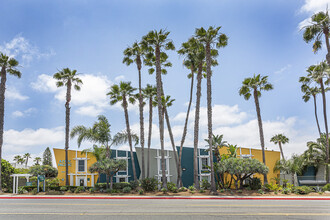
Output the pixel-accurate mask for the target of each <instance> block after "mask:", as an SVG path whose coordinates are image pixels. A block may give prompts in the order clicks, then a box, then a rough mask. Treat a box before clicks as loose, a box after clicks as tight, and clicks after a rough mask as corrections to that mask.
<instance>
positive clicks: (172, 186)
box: [167, 182, 178, 192]
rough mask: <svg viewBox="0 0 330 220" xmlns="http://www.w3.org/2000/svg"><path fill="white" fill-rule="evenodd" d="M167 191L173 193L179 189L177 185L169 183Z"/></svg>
mask: <svg viewBox="0 0 330 220" xmlns="http://www.w3.org/2000/svg"><path fill="white" fill-rule="evenodd" d="M167 189H168V191H170V192H173V191H174V190H175V189H176V190H177V189H178V188H177V187H176V185H175V183H172V182H167Z"/></svg>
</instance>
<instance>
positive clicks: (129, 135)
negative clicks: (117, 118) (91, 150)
mask: <svg viewBox="0 0 330 220" xmlns="http://www.w3.org/2000/svg"><path fill="white" fill-rule="evenodd" d="M123 107H124V112H125V122H126V131H127V136H128V144H129V149H130V151H131V161H132V168H133V176H134V181H137V177H136V170H135V159H134V154H133V146H132V137H131V128H130V126H129V118H128V111H127V100H126V96H125V95H123Z"/></svg>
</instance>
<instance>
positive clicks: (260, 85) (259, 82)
mask: <svg viewBox="0 0 330 220" xmlns="http://www.w3.org/2000/svg"><path fill="white" fill-rule="evenodd" d="M267 79H268V76H260V74H258V75H254V76H253V77H249V78H246V79H244V80H243V82H242V84H243V85H242V87H241V88H240V90H239V95H243V96H244V99H245V100H249V99H250V97H251V93H253V97H254V103H255V105H256V111H257V117H258V125H259V136H260V144H261V149H262V161H263V163H264V164H265V165H266V157H265V140H264V131H263V128H262V120H261V113H260V105H259V97H260V96H261V91H263V90H265V91H268V90H272V89H273V85H272V84H270V83H268V81H267ZM251 90H252V91H251ZM266 183H268V180H267V174H264V184H266Z"/></svg>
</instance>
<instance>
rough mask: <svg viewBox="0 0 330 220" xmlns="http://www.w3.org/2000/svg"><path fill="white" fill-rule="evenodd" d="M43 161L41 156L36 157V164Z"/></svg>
mask: <svg viewBox="0 0 330 220" xmlns="http://www.w3.org/2000/svg"><path fill="white" fill-rule="evenodd" d="M40 161H41V157H36V158H34V160H33V162H35V165H39V162H40Z"/></svg>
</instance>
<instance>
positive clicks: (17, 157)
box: [14, 155, 22, 164]
mask: <svg viewBox="0 0 330 220" xmlns="http://www.w3.org/2000/svg"><path fill="white" fill-rule="evenodd" d="M21 158H22V157H21V155H16V156H15V157H14V161H15V162H16V164H19V161H21Z"/></svg>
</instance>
